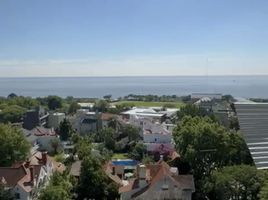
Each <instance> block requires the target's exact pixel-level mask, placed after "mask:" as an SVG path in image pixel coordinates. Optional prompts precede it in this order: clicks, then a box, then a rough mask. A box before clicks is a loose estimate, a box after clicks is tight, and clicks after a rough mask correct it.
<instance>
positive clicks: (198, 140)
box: [174, 116, 252, 178]
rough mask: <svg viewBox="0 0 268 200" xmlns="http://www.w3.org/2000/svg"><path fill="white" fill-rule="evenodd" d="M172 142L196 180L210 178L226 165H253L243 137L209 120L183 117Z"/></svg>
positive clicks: (206, 118)
mask: <svg viewBox="0 0 268 200" xmlns="http://www.w3.org/2000/svg"><path fill="white" fill-rule="evenodd" d="M174 139H175V142H176V148H177V150H178V152H179V153H180V155H181V156H182V158H183V159H184V160H185V161H187V162H189V163H190V164H191V166H192V168H193V170H194V174H195V176H196V177H200V176H201V177H202V176H206V175H209V174H210V172H211V171H212V170H213V169H215V168H219V167H222V166H225V165H232V164H251V163H252V159H251V156H250V154H249V151H248V149H247V146H246V144H245V142H244V140H243V139H242V137H241V136H240V135H239V134H237V133H235V132H229V131H227V130H226V129H225V128H224V127H222V126H220V125H219V124H218V123H216V122H213V121H212V120H211V119H210V118H208V117H205V118H202V117H201V118H200V117H194V118H192V117H189V116H187V117H184V118H183V119H182V121H181V122H180V123H179V124H178V126H177V127H176V129H175V130H174ZM201 177H200V178H201Z"/></svg>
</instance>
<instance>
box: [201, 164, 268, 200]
mask: <svg viewBox="0 0 268 200" xmlns="http://www.w3.org/2000/svg"><path fill="white" fill-rule="evenodd" d="M266 179H267V176H265V173H264V172H263V171H261V170H260V171H259V170H257V169H256V167H255V166H248V165H236V166H229V167H224V168H222V169H218V170H214V171H213V172H212V174H211V177H210V178H209V179H207V180H206V184H205V186H204V190H205V191H206V192H207V194H208V197H209V199H215V200H225V199H229V200H237V199H245V200H247V199H248V200H257V199H259V198H258V194H259V191H260V189H261V187H262V186H263V185H264V183H265V180H266ZM262 194H263V193H262ZM266 199H267V198H266Z"/></svg>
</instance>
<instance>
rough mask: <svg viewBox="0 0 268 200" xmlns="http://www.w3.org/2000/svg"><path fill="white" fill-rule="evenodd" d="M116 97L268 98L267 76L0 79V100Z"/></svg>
mask: <svg viewBox="0 0 268 200" xmlns="http://www.w3.org/2000/svg"><path fill="white" fill-rule="evenodd" d="M11 92H14V93H16V94H18V95H24V96H32V97H38V96H47V95H59V96H62V97H66V96H75V97H102V96H104V95H106V94H112V95H113V97H114V98H115V97H119V96H124V95H127V94H131V93H132V94H156V95H164V94H165V95H172V94H176V95H188V94H191V93H193V92H217V93H218V92H219V93H223V94H232V95H234V96H236V97H262V98H268V76H211V77H193V76H187V77H175V76H174V77H79V78H78V77H65V78H54V77H53V78H0V96H7V95H8V94H10V93H11Z"/></svg>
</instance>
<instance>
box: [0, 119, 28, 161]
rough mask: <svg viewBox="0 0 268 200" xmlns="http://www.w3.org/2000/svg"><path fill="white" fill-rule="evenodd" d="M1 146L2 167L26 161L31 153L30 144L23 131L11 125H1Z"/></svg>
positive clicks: (0, 158)
mask: <svg viewBox="0 0 268 200" xmlns="http://www.w3.org/2000/svg"><path fill="white" fill-rule="evenodd" d="M0 144H1V145H0V155H1V156H0V166H10V165H12V164H13V163H14V162H15V161H24V160H25V159H26V156H27V155H28V153H29V151H30V144H29V143H28V141H26V139H25V137H24V136H23V134H22V133H21V131H20V130H19V129H17V128H14V127H12V126H11V125H9V124H7V125H4V124H0Z"/></svg>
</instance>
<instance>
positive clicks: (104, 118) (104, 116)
mask: <svg viewBox="0 0 268 200" xmlns="http://www.w3.org/2000/svg"><path fill="white" fill-rule="evenodd" d="M116 118H117V115H115V114H111V113H101V114H100V124H101V125H100V126H101V128H108V127H109V123H110V122H111V121H112V120H113V119H116Z"/></svg>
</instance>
